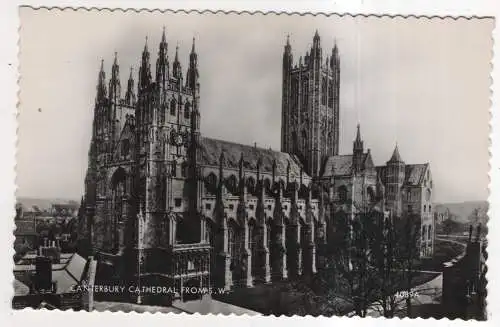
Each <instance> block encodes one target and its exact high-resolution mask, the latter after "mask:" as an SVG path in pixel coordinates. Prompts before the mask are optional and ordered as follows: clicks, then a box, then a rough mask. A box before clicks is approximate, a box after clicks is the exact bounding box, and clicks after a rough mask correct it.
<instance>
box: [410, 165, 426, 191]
mask: <svg viewBox="0 0 500 327" xmlns="http://www.w3.org/2000/svg"><path fill="white" fill-rule="evenodd" d="M428 166H429V165H428V164H417V165H406V166H405V184H406V185H412V186H417V185H420V184H421V183H422V182H423V181H424V177H425V173H426V171H427V167H428Z"/></svg>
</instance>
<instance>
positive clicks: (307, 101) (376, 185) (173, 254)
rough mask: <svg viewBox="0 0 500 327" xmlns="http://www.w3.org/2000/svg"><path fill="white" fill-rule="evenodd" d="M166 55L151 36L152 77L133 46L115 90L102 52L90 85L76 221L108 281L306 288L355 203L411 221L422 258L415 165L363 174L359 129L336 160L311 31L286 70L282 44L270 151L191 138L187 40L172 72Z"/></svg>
mask: <svg viewBox="0 0 500 327" xmlns="http://www.w3.org/2000/svg"><path fill="white" fill-rule="evenodd" d="M168 50H169V49H168V43H167V40H166V35H165V31H163V35H162V40H161V42H160V44H159V48H158V52H157V57H156V62H155V65H156V66H155V67H154V68H155V69H154V70H153V69H152V67H151V65H152V62H153V60H152V58H151V55H150V50H149V46H148V44H147V40H146V44H145V46H144V49H143V51H142V58H141V61H140V68H139V70H138V73H137V75H136V76H134V73H133V71H132V70H131V71H130V77H129V79H128V83H127V85H126V86H125V88H124V90H122V88H121V84H120V67H119V63H118V56H117V55H116V54H115V59H114V63H113V64H112V67H111V76H110V78H109V80H107V79H106V73H105V69H104V64H103V63H101V69H100V72H99V75H98V82H97V93H96V99H95V106H94V109H93V114H94V118H93V125H92V139H91V144H90V150H89V159H88V169H87V174H86V178H85V196H84V197H83V199H82V206H81V212H82V216H83V217H84V218H85V222H86V227H85V233H84V237H85V239H87V240H88V242H89V244H90V245H91V247H92V250H93V253H94V255H95V256H96V257H97V258H98V259H99V260H100V262H102V263H103V264H106V265H109V266H110V267H112V269H111V270H110V271H112V274H113V275H114V277H115V278H119V279H121V280H139V282H140V283H143V284H154V285H158V284H161V285H168V286H171V285H173V286H175V287H176V288H177V289H182V287H183V286H186V285H188V286H198V287H204V286H210V285H213V286H217V287H223V288H224V289H227V290H230V289H231V288H234V287H252V286H254V285H255V284H256V283H270V282H272V281H274V280H283V279H293V278H298V277H306V278H307V277H310V276H312V275H313V274H314V273H315V272H316V271H317V269H318V266H319V265H320V264H319V262H320V259H319V256H320V254H319V252H320V251H318V250H319V249H321V247H323V246H324V245H325V244H327V243H328V242H330V241H331V240H330V239H329V238H331V235H332V233H331V232H330V231H331V229H332V228H333V227H332V226H333V225H334V222H335V217H336V214H337V213H338V212H344V213H348V214H349V215H354V214H356V211H357V210H362V207H365V206H372V207H376V208H377V210H381V211H383V212H384V214H385V215H391V216H394V217H402V216H403V215H405V214H408V213H409V212H411V213H412V214H416V215H418V217H420V221H421V228H422V233H421V242H420V247H421V250H420V252H421V253H420V254H421V255H422V256H431V255H432V252H433V242H434V222H433V219H434V218H433V214H432V212H433V208H432V192H433V190H432V177H431V172H430V167H429V164H415V165H412V164H406V163H405V162H404V160H403V158H402V157H401V155H400V153H399V149H398V147H397V146H396V148H395V149H394V153H393V155H392V157H391V158H390V159H389V160H388V161H387V163H386V165H384V166H376V165H374V163H373V161H372V157H371V154H370V150H369V149H366V150H365V148H364V145H363V140H362V137H361V131H360V126H359V125H358V129H357V134H356V136H355V137H354V136H353V139H354V142H353V149H352V154H339V133H340V126H339V115H340V108H339V98H340V55H339V49H338V48H337V46H336V45H335V46H334V48H333V49H332V51H331V53H328V54H326V56H325V53H323V49H322V47H321V40H320V36H319V34H318V32H316V34H315V35H314V37H313V43H312V46H311V48H310V49H309V50H308V51H307V53H306V54H305V56H304V57H303V58H302V57H300V59H299V60H298V63H295V62H294V60H293V55H292V47H291V45H290V40H289V39H288V38H287V40H286V45H285V46H284V53H283V66H282V74H283V80H282V81H283V84H282V116H281V119H282V126H281V151H274V150H271V149H264V148H260V147H257V146H256V145H253V146H252V145H244V144H237V143H233V142H230V141H224V140H217V139H213V138H209V137H205V136H203V135H201V133H200V124H201V122H202V121H201V116H202V114H203V105H202V104H203V102H202V100H203V99H200V87H202V86H200V83H199V74H200V72H199V71H198V54H197V52H196V46H195V40H194V39H193V43H192V49H191V53H190V55H189V61H188V62H189V63H188V66H187V70H186V71H185V73H184V70H183V68H182V66H181V62H180V59H179V56H178V48H176V49H175V55H174V59H173V61H172V63H170V59H169V55H168ZM201 73H202V72H201ZM135 77H136V78H137V81H136V80H134V78H135ZM277 90H278V89H277ZM319 268H320V267H319ZM181 293H182V292H181ZM175 296H176V297H181V298H182V296H183V295H182V294H176V295H175Z"/></svg>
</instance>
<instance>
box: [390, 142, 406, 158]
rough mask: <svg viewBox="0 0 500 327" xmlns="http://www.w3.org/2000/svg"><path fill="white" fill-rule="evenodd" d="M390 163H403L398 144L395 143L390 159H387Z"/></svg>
mask: <svg viewBox="0 0 500 327" xmlns="http://www.w3.org/2000/svg"><path fill="white" fill-rule="evenodd" d="M388 162H390V163H404V161H403V159H401V155H400V154H399V149H398V144H397V143H396V147H395V148H394V152H393V153H392V157H391V159H389V161H388Z"/></svg>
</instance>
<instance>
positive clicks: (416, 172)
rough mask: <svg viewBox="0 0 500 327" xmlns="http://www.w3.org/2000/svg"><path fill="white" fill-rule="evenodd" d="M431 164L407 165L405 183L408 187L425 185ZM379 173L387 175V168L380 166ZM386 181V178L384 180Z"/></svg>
mask: <svg viewBox="0 0 500 327" xmlns="http://www.w3.org/2000/svg"><path fill="white" fill-rule="evenodd" d="M428 167H429V164H416V165H405V181H404V184H405V185H407V186H419V185H420V184H422V183H423V181H424V178H425V174H426V172H427V168H428ZM377 173H378V174H379V175H381V176H386V175H387V166H378V167H377ZM382 180H384V178H382Z"/></svg>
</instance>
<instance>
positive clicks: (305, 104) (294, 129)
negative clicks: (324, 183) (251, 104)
mask: <svg viewBox="0 0 500 327" xmlns="http://www.w3.org/2000/svg"><path fill="white" fill-rule="evenodd" d="M339 78H340V60H339V53H338V48H337V45H336V44H335V46H334V48H333V50H332V55H331V57H328V56H327V57H326V58H324V57H323V49H322V47H321V38H320V36H319V33H318V31H316V33H315V34H314V37H313V42H312V46H311V49H310V50H309V51H307V52H306V55H305V57H304V58H302V57H300V58H299V62H298V65H297V64H295V65H294V63H293V55H292V47H291V45H290V39H289V37H287V40H286V44H285V47H284V52H283V79H282V81H283V87H282V109H281V119H282V125H281V151H283V152H287V153H290V154H293V155H296V156H297V157H298V158H299V159H300V161H301V162H302V165H303V166H304V170H305V172H306V173H307V174H309V175H311V176H312V177H318V176H319V174H320V171H321V168H322V166H323V164H324V162H325V160H326V158H327V157H329V156H333V155H337V154H338V147H339V87H340V81H339Z"/></svg>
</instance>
